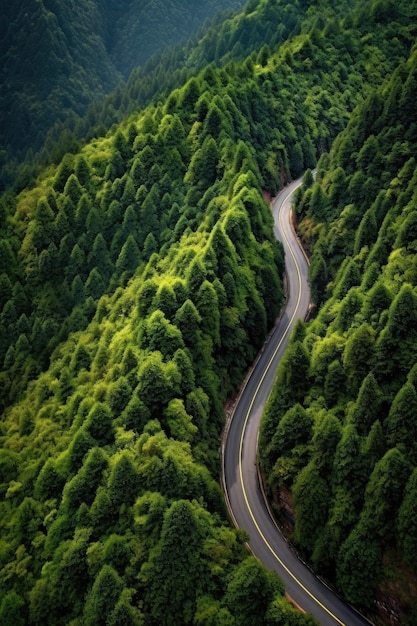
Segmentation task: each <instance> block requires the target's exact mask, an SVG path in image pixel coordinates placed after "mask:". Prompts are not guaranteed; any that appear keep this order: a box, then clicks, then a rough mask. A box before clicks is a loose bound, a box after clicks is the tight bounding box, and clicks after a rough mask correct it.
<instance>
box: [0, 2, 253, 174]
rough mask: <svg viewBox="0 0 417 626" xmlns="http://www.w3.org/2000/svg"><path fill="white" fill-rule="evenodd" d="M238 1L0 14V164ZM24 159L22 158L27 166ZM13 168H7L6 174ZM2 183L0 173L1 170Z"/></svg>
mask: <svg viewBox="0 0 417 626" xmlns="http://www.w3.org/2000/svg"><path fill="white" fill-rule="evenodd" d="M242 3H243V2H242V1H240V0H205V1H204V2H196V1H195V0H187V2H179V1H178V0H170V1H169V2H167V1H166V0H165V1H164V2H162V1H160V0H152V1H146V2H138V1H137V0H122V1H117V2H116V1H114V0H105V1H104V2H99V1H98V0H93V1H90V0H79V1H77V2H75V1H68V2H57V1H56V0H41V1H40V0H29V1H27V2H23V3H22V2H9V3H5V2H3V3H2V7H1V9H0V58H1V68H0V119H1V125H0V166H4V167H6V166H7V169H8V170H10V169H11V167H12V163H11V162H10V161H11V160H12V159H18V160H21V159H22V158H24V157H25V153H26V152H27V151H28V150H33V151H37V150H39V148H40V147H41V146H42V145H43V143H44V141H45V133H46V132H47V131H48V130H49V129H51V127H53V125H54V123H56V122H61V123H65V124H66V125H69V127H71V121H70V120H71V119H73V118H74V117H75V116H79V115H81V114H83V113H84V112H85V111H86V108H87V105H88V104H89V103H90V102H91V101H93V100H98V99H99V98H101V97H103V96H104V94H107V93H109V92H110V91H112V90H114V89H115V88H116V86H117V85H118V84H119V83H121V82H122V80H126V79H127V78H128V77H129V74H130V72H131V70H132V69H133V68H134V67H136V66H138V65H145V63H146V61H147V60H148V58H149V57H150V56H152V54H154V53H155V52H157V51H159V50H164V49H166V48H169V47H170V46H172V45H174V44H175V43H176V42H177V41H179V40H181V39H183V38H185V37H189V36H190V35H191V34H193V33H194V32H195V31H196V30H198V28H199V26H201V25H202V24H203V22H204V21H205V19H206V18H209V17H213V16H214V15H215V14H216V13H217V12H218V11H220V10H222V9H227V8H236V7H238V6H240V5H241V4H242ZM30 156H31V154H30V153H29V155H28V157H29V161H30ZM12 171H13V170H12ZM2 178H3V181H6V180H7V178H6V175H5V173H3V177H2Z"/></svg>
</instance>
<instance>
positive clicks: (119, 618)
mask: <svg viewBox="0 0 417 626" xmlns="http://www.w3.org/2000/svg"><path fill="white" fill-rule="evenodd" d="M96 4H97V6H98V3H94V2H89V3H85V10H86V11H87V9H88V10H89V11H93V10H97V7H96ZM113 4H116V3H112V2H107V3H105V5H106V11H107V12H105V16H106V18H107V19H109V17H111V15H112V13H111V11H112V10H113V11H115V10H116V9H115V7H114V6H113ZM156 4H158V3H156ZM171 4H172V5H173V13H172V19H173V20H174V21H175V20H177V19H179V18H178V14H177V13H176V12H175V10H174V5H175V4H176V3H174V2H172V3H170V5H171ZM191 4H192V3H190V5H191ZM237 4H239V3H231V2H230V3H220V2H217V3H216V2H211V3H210V2H209V3H207V7H210V8H211V9H212V13H213V14H214V10H215V9H216V10H217V9H218V8H225V7H232V6H234V7H236V5H237ZM36 5H37V9H39V10H40V8H41V7H42V6H43V5H45V6H46V5H48V7H49V13H48V19H52V18H50V17H49V16H50V15H51V13H53V8H54V7H55V3H52V2H49V3H47V2H43V3H42V2H37V3H36ZM49 5H50V6H49ZM107 5H108V6H107ZM117 5H118V6H119V5H120V7H122V5H123V8H124V12H123V15H121V16H120V19H119V20H114V23H115V31H114V32H117V28H119V29H120V31H119V33H120V34H123V36H124V37H127V34H128V33H126V28H125V27H124V26H123V25H124V24H125V23H126V22H125V21H124V20H125V19H126V20H127V18H128V16H131V15H133V13H132V12H133V10H134V5H135V3H134V2H127V1H126V2H124V3H117ZM220 5H221V6H220ZM68 6H69V5H68ZM71 6H72V5H71ZM78 6H79V11H81V10H82V7H84V3H81V4H80V3H79V5H78ZM94 7H95V8H94ZM11 10H12V8H11V7H10V11H11ZM190 10H191V9H190ZM103 15H104V14H103ZM135 15H136V14H135ZM77 16H78V13H77V11H75V10H74V11H69V9H68V15H67V14H65V15H63V16H62V25H63V26H64V25H65V29H64V30H62V32H65V33H66V34H65V38H66V41H67V42H71V44H72V45H73V48H74V51H76V52H77V55H79V57H78V58H79V60H80V63H81V60H82V58H83V56H84V62H85V65H83V66H82V70H83V72H85V73H86V74H89V75H90V74H91V75H93V74H94V71H95V70H94V66H93V65H89V63H90V60H89V59H90V58H89V57H88V55H87V56H86V55H85V54H84V53H83V49H84V48H83V46H84V45H85V42H83V40H82V37H81V38H80V39H81V40H80V42H79V44H80V47H77V45H76V44H77V41H75V40H74V39H73V38H72V37H71V36H70V33H71V32H72V33H74V32H76V31H75V30H73V29H76V24H77V22H76V19H78V17H77ZM73 18H74V22H72V19H73ZM8 19H9V23H10V24H12V20H11V19H10V16H9V18H8ZM15 19H16V20H17V21H19V20H18V17H17V16H16V17H15ZM19 19H20V18H19ZM21 19H24V16H23V17H22V18H21ZM131 22H132V24H133V26H132V32H139V31H137V29H138V28H139V26H138V24H139V18H138V22H136V21H135V20H133V18H132V19H131ZM16 23H17V22H16ZM19 23H20V22H19ZM103 28H104V26H103ZM135 29H136V30H135ZM13 32H14V31H13V28H11V26H10V34H11V35H12V34H13ZM51 33H53V34H54V35H56V36H57V39H56V41H57V42H58V43H57V44H56V45H57V46H58V48H57V49H61V48H60V46H61V43H59V41H60V39H59V38H60V37H61V34H60V30H58V29H57V28H56V24H55V23H54V25H51ZM416 34H417V4H416V2H407V1H406V0H397V1H396V2H393V1H390V0H373V1H372V2H366V3H363V2H362V3H355V2H353V3H352V2H342V3H341V2H333V0H322V1H320V2H309V1H307V0H298V1H297V2H293V3H292V4H291V6H289V5H287V4H285V3H284V2H283V1H282V0H261V1H259V2H257V1H253V0H250V1H249V2H248V3H247V4H246V5H245V6H244V7H243V8H242V9H241V10H240V11H238V12H236V13H235V14H233V15H230V16H229V17H227V18H226V17H225V16H223V17H222V19H221V20H220V21H218V22H215V24H214V26H213V25H210V23H208V24H206V26H205V27H204V28H203V30H201V31H200V35H199V38H198V40H194V39H193V38H191V39H190V40H189V42H188V43H187V44H181V46H177V47H174V48H173V49H172V52H169V53H160V54H159V55H156V56H154V57H153V59H152V62H151V63H150V65H149V64H148V65H147V68H146V70H145V69H142V68H137V69H134V70H133V72H132V74H131V78H130V79H129V80H128V81H127V83H126V85H122V86H119V87H118V88H117V90H116V91H115V92H114V93H113V94H112V95H109V96H108V97H107V98H105V99H104V100H103V102H102V104H101V105H97V106H95V109H94V110H93V109H91V108H90V114H89V115H87V116H86V117H84V118H82V117H80V118H79V122H78V128H77V130H76V131H75V128H74V115H73V113H70V114H69V117H68V118H64V117H63V118H62V120H61V126H60V127H59V128H58V127H56V132H55V133H52V134H49V139H48V143H47V144H46V145H47V148H45V147H44V154H43V156H42V157H40V156H39V154H38V155H35V152H36V150H38V149H39V146H40V145H41V143H38V144H36V142H37V141H38V139H37V138H36V137H33V141H34V145H33V153H32V154H31V155H30V156H29V157H26V161H25V164H24V168H25V170H24V171H23V174H22V170H21V169H20V170H19V171H17V170H15V169H13V168H10V167H9V166H7V168H6V169H7V175H6V177H5V178H2V180H3V181H6V180H8V181H9V182H8V184H7V185H6V186H5V189H4V191H3V193H2V195H1V197H0V285H1V287H0V362H1V363H2V369H1V372H0V407H1V414H2V417H1V422H0V437H1V448H0V490H1V494H2V498H1V501H0V511H1V516H0V529H1V531H0V623H1V624H4V625H5V626H9V625H10V626H20V625H22V626H23V625H24V624H33V625H38V624H39V625H42V626H44V625H48V624H49V625H51V626H59V625H61V624H62V625H64V624H68V625H69V624H71V626H85V625H90V624H91V625H93V624H94V625H103V626H116V625H122V624H123V625H127V626H129V625H130V624H132V625H135V626H148V625H149V626H153V625H155V626H156V625H166V626H176V625H178V626H180V625H181V626H185V625H188V624H189V625H195V626H244V625H246V624H249V623H250V624H251V625H253V626H257V625H258V624H259V626H279V625H282V626H284V625H289V626H298V625H300V626H302V625H306V626H307V625H309V626H312V625H313V624H315V623H316V622H315V621H314V619H313V618H312V617H311V616H309V615H305V614H303V613H301V612H300V611H298V610H297V609H296V608H295V607H293V606H292V605H291V604H290V602H289V601H288V599H287V598H286V596H285V593H284V588H283V585H282V582H281V581H280V580H279V578H278V577H277V575H275V574H274V573H272V572H270V571H268V570H266V569H265V568H264V567H263V566H262V565H261V564H260V563H259V562H258V561H257V560H256V559H255V558H254V557H252V556H250V554H249V552H248V551H247V548H246V542H247V539H248V537H247V534H246V532H245V531H244V530H242V529H236V528H234V527H233V525H232V524H231V522H230V520H229V518H228V513H227V510H226V507H225V503H224V498H223V494H222V491H221V488H220V485H219V472H220V458H219V446H220V440H221V435H222V431H223V427H224V423H225V412H224V406H225V404H226V403H227V402H233V399H234V398H235V397H236V394H237V393H238V391H239V388H240V385H241V384H242V381H243V379H244V377H245V374H246V372H247V370H248V368H249V367H250V366H251V364H252V362H253V361H254V359H255V358H256V355H257V353H258V351H259V350H260V349H261V347H262V345H263V343H264V341H265V338H266V336H267V334H268V332H269V330H270V329H271V328H272V327H273V325H274V323H275V320H276V318H277V316H278V315H279V313H280V310H281V308H282V306H283V304H284V301H285V288H284V275H283V273H284V257H283V252H282V248H281V246H280V244H279V243H278V242H277V241H276V239H275V237H274V233H273V220H272V215H271V211H270V207H269V204H268V198H270V197H271V196H273V195H275V194H276V193H277V192H278V190H280V189H281V188H282V187H283V186H285V184H286V183H288V182H289V181H291V180H293V179H295V178H297V177H299V176H301V175H304V176H303V185H302V188H301V190H300V192H299V193H298V194H297V198H296V202H295V213H296V219H297V225H298V231H299V234H300V237H301V239H302V242H303V245H304V246H305V248H306V250H307V251H308V253H309V255H310V260H311V265H310V283H311V290H312V298H313V300H314V305H315V307H314V311H313V315H312V319H311V320H310V321H309V322H308V323H301V322H300V323H299V324H298V326H297V328H296V330H295V332H294V334H293V336H292V338H291V343H290V346H289V348H288V350H287V353H286V356H285V359H284V362H283V363H282V366H281V367H280V369H279V371H278V373H277V380H276V387H275V389H274V392H273V394H272V396H271V400H270V402H269V405H268V408H267V411H266V414H265V416H264V420H263V424H262V430H261V437H260V447H259V455H260V466H261V470H262V473H263V476H264V480H265V485H266V486H267V490H268V495H269V496H270V498H271V502H273V504H274V507H275V510H276V514H277V517H278V519H283V520H284V519H285V520H287V522H286V527H285V528H286V532H288V534H289V536H290V539H291V541H292V542H293V543H294V545H295V546H296V548H297V549H298V550H299V551H300V554H302V556H303V558H304V559H305V560H307V561H308V562H309V563H310V564H311V565H312V567H314V569H315V570H316V571H317V572H318V573H319V574H320V575H321V576H323V577H324V578H325V579H326V580H328V581H329V584H331V585H333V586H335V587H337V589H338V591H339V592H340V593H341V594H343V595H344V596H345V597H346V598H347V599H348V601H349V602H351V603H352V604H354V605H355V606H357V607H358V608H359V609H360V610H361V611H362V612H364V613H365V614H367V615H368V616H370V617H371V618H372V619H374V620H376V621H377V620H382V622H383V620H384V618H385V617H386V616H389V615H395V616H396V617H398V619H399V620H401V623H403V624H413V623H415V620H416V619H417V615H416V613H415V606H416V605H417V572H416V565H415V564H416V562H417V558H416V557H417V528H416V521H415V519H416V506H417V493H416V489H417V478H416V477H417V469H416V466H417V456H416V454H417V451H416V444H415V440H416V435H417V433H416V432H415V431H416V423H415V413H416V411H415V409H416V408H417V390H416V389H417V365H416V362H417V348H416V346H417V317H416V311H417V306H416V299H417V290H416V280H417V276H416V267H417V265H416V254H417V250H416V232H417V231H416V228H415V221H416V218H415V208H416V202H415V201H416V188H417V178H416V177H417V167H416V163H415V154H416V143H417V135H416V132H417V131H416V118H417V116H416V108H415V102H416V96H417V93H416V92H417V56H416V55H417V50H416V48H415V38H416ZM11 35H10V36H11ZM77 37H78V35H77ZM28 45H29V44H28ZM100 45H101V44H100ZM114 45H116V44H114ZM117 45H118V46H120V49H124V46H128V47H129V46H130V45H131V44H130V43H129V42H128V40H127V39H125V40H123V41H122V39H120V40H119V43H118V44H117ZM14 55H15V56H16V50H15V51H14ZM74 55H75V52H74ZM74 58H75V57H74ZM167 59H169V62H168V61H167ZM126 62H127V63H131V64H132V67H133V63H136V62H137V60H136V59H134V60H127V61H126ZM39 63H40V66H41V65H42V63H41V61H40V62H39ZM148 63H149V62H148ZM80 67H81V66H80ZM167 68H168V70H170V71H167ZM175 68H176V69H175ZM26 69H27V68H26ZM102 69H103V71H104V69H105V64H102ZM174 69H175V71H174ZM129 70H130V68H129ZM177 70H178V71H177ZM66 71H67V72H69V74H70V75H71V76H72V75H73V69H67V70H66ZM119 71H121V70H119ZM64 73H65V72H64ZM75 75H77V72H75ZM95 76H97V74H95ZM173 77H174V78H173ZM15 79H16V81H19V80H20V81H22V84H23V83H25V84H26V79H27V77H26V76H25V74H24V72H23V71H22V73H20V72H17V73H16V77H15ZM78 80H79V82H80V85H83V84H84V83H83V79H82V78H79V79H77V82H78ZM35 82H36V81H35ZM40 83H41V84H40V86H39V90H38V91H37V93H38V95H39V98H42V81H40ZM16 84H17V83H16ZM113 84H114V86H116V83H113ZM80 85H78V86H76V87H75V90H74V94H79V87H80ZM108 88H109V89H110V88H111V85H110V84H109V87H108ZM142 89H143V91H142ZM10 93H14V92H13V90H12V91H11V92H10ZM51 97H52V99H51V101H50V102H49V103H48V106H49V105H51V106H52V107H54V106H56V103H57V100H54V94H51ZM88 98H89V96H88ZM69 108H72V105H70V106H69ZM74 110H75V109H74ZM86 110H87V109H86ZM109 111H110V112H111V111H113V112H114V113H111V114H109ZM16 114H17V110H16ZM42 132H43V133H44V134H45V136H46V134H47V129H46V128H44V129H43V131H42ZM83 133H84V134H83ZM45 140H46V139H45ZM13 141H14V140H12V139H11V142H12V143H13ZM42 141H43V140H42ZM35 144H36V145H35ZM16 147H17V146H16ZM46 153H47V155H46ZM61 156H62V158H61ZM316 168H317V172H316V173H315V174H314V175H313V171H315V169H316ZM24 181H26V183H27V184H25V183H24ZM288 519H289V520H290V523H288Z"/></svg>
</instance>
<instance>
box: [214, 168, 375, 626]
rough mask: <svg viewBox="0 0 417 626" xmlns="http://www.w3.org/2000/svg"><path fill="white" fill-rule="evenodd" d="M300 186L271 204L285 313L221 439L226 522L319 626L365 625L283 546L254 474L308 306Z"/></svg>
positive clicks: (286, 189) (247, 381) (287, 189)
mask: <svg viewBox="0 0 417 626" xmlns="http://www.w3.org/2000/svg"><path fill="white" fill-rule="evenodd" d="M300 184H301V181H300V180H298V181H295V182H293V183H292V184H291V185H289V186H288V187H286V188H285V189H283V190H282V191H281V192H280V194H279V195H278V196H277V198H276V199H275V200H274V202H273V207H272V210H273V215H274V219H275V235H276V237H277V238H278V239H279V240H280V241H281V242H282V243H283V245H284V249H285V263H286V275H287V283H288V294H287V296H288V297H287V304H286V307H285V310H284V312H283V314H282V316H281V318H280V320H279V322H278V324H277V325H276V327H275V329H274V331H273V333H272V334H271V336H270V338H269V340H268V342H267V343H266V345H265V346H264V349H263V351H262V353H261V355H260V357H259V358H258V360H257V362H256V363H255V365H254V367H253V369H252V371H251V374H250V375H249V376H248V378H247V380H246V384H245V386H244V388H243V391H242V392H241V394H240V397H239V400H238V402H237V404H236V406H235V409H234V412H233V416H232V418H231V420H230V421H229V423H228V426H227V428H226V432H225V437H224V439H223V446H222V455H223V487H224V490H225V494H226V500H227V502H228V506H229V511H230V514H231V517H232V519H233V521H234V523H235V524H236V526H237V527H239V528H243V529H245V530H246V531H247V532H248V533H249V537H250V541H249V545H250V548H251V550H252V552H253V554H254V555H255V556H256V557H257V558H259V559H260V560H261V561H262V562H263V563H264V565H265V566H266V567H268V568H269V569H271V570H275V571H276V572H277V573H278V574H279V576H280V577H281V578H282V580H283V581H284V584H285V588H286V591H287V593H288V595H289V596H290V597H291V598H292V599H293V601H294V602H295V603H296V604H297V605H298V606H299V607H301V608H302V609H303V610H304V611H306V612H307V613H311V614H312V615H314V617H315V618H316V619H317V620H318V622H319V623H320V624H322V625H323V626H327V625H329V626H330V625H331V626H334V625H337V624H338V625H341V624H344V625H345V626H359V625H360V626H364V625H368V626H369V624H370V622H368V621H367V620H366V619H364V618H363V617H361V616H360V615H359V614H358V613H356V612H355V611H354V610H353V609H352V608H351V607H349V606H348V605H347V604H345V603H344V602H343V600H341V599H340V598H339V597H338V596H337V595H336V594H335V593H333V592H332V591H331V590H330V589H329V588H328V587H327V586H326V585H325V584H324V583H323V582H322V581H321V580H320V579H319V578H317V577H316V576H315V575H314V574H313V573H312V572H311V570H310V569H309V568H307V567H306V566H305V565H304V564H303V563H302V562H301V561H300V560H299V558H298V557H297V555H296V554H295V552H294V551H293V550H292V549H291V547H290V546H289V545H288V543H287V541H286V540H285V538H284V537H283V535H282V534H281V533H280V532H279V530H278V528H277V526H276V524H275V523H274V521H273V519H272V518H271V515H270V513H269V512H268V507H267V505H266V503H265V498H264V497H263V494H262V491H261V488H260V484H259V479H258V472H257V464H256V451H257V438H258V430H259V424H260V420H261V416H262V412H263V410H264V407H265V403H266V401H267V399H268V397H269V394H270V392H271V389H272V386H273V383H274V378H275V372H276V368H277V365H278V363H279V361H280V359H281V358H282V355H283V353H284V351H285V347H286V345H287V342H288V339H289V335H290V333H291V329H292V327H293V326H294V324H295V322H296V321H297V320H298V319H300V318H301V319H305V317H306V315H307V312H308V308H309V302H310V290H309V286H308V283H307V274H308V262H307V259H306V257H305V255H304V253H303V251H302V250H301V247H300V245H299V242H298V240H297V238H296V236H295V233H294V231H293V229H292V227H291V223H290V214H291V196H292V194H293V192H294V191H295V189H296V188H297V187H298V186H299V185H300Z"/></svg>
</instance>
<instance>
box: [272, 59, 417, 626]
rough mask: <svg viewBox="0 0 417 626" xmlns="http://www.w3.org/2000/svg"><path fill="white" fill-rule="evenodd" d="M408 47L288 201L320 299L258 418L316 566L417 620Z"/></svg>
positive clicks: (363, 597)
mask: <svg viewBox="0 0 417 626" xmlns="http://www.w3.org/2000/svg"><path fill="white" fill-rule="evenodd" d="M416 77H417V54H416V50H414V52H413V54H412V55H411V57H410V59H409V60H407V61H406V62H402V63H400V65H399V66H398V68H397V69H396V70H395V71H394V73H393V74H392V77H391V79H390V82H389V84H388V85H387V86H385V87H384V88H382V89H379V90H377V91H376V92H373V93H372V94H371V95H370V96H369V97H368V98H367V100H366V101H365V102H364V103H363V104H362V105H361V106H359V107H358V109H357V110H356V111H355V112H354V114H353V115H352V117H351V119H350V122H349V124H348V126H347V128H346V130H345V131H344V132H343V133H342V134H341V135H340V136H339V137H338V138H337V141H336V142H335V144H334V147H333V149H332V151H331V152H330V155H325V156H322V158H321V159H320V162H319V165H318V173H317V178H316V181H315V182H313V179H312V177H311V173H310V176H306V177H305V185H304V190H303V192H302V193H301V194H300V195H299V197H298V201H297V204H296V211H297V214H298V219H299V220H300V225H299V231H300V233H301V234H302V236H303V238H304V241H305V244H306V246H307V247H308V248H309V249H311V250H312V255H311V267H310V280H311V286H312V293H313V296H314V298H315V301H316V303H317V304H321V307H320V309H319V310H318V312H317V315H316V317H315V319H314V320H313V321H311V322H310V323H309V324H308V325H307V326H306V327H304V326H302V325H300V327H299V328H298V330H297V332H296V333H295V335H294V336H293V338H292V343H291V347H290V349H289V350H288V353H287V355H286V358H285V361H284V362H283V363H282V367H281V369H280V372H279V374H278V377H277V383H276V388H275V392H274V397H273V398H272V399H271V402H270V404H269V407H268V411H267V415H266V416H265V419H264V422H263V432H262V438H261V445H260V449H261V451H262V466H263V470H264V472H265V474H266V477H267V478H266V480H267V483H268V486H269V489H270V492H271V494H272V497H273V499H274V501H275V503H276V505H277V510H278V511H279V512H280V514H281V515H282V514H283V512H284V511H285V512H286V516H287V518H288V516H291V517H293V518H294V520H295V525H294V527H293V529H292V530H291V535H292V537H293V540H294V542H295V544H296V545H297V546H298V548H299V549H300V550H301V551H302V553H303V554H304V556H306V557H307V558H308V559H309V560H310V561H311V563H312V565H313V567H314V569H315V570H316V571H318V572H319V573H320V574H322V575H324V576H326V577H327V578H328V579H330V580H333V581H335V582H336V584H337V587H338V589H339V590H340V591H341V592H342V593H343V594H344V595H345V596H346V597H347V598H348V599H349V600H350V601H351V602H352V603H354V604H356V605H359V606H361V607H364V608H369V607H372V606H373V604H374V602H375V601H377V602H378V605H379V611H380V613H381V614H382V615H386V616H388V615H392V616H394V617H395V619H396V620H398V621H399V622H400V623H401V624H408V623H410V624H411V623H415V620H416V619H417V614H416V608H415V607H416V605H417V570H416V562H417V543H416V523H415V507H416V502H417V492H416V484H417V483H416V476H417V448H416V440H417V432H416V428H417V422H416V408H417V391H416V385H417V379H416V372H417V316H416V312H417V256H416V253H417V248H416V246H417V244H416V236H417V230H416V227H415V223H416V183H417V167H416V160H415V155H416V148H417V127H416V115H415V113H416V109H415V102H416V98H417V81H416Z"/></svg>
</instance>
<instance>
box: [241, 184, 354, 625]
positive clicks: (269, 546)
mask: <svg viewBox="0 0 417 626" xmlns="http://www.w3.org/2000/svg"><path fill="white" fill-rule="evenodd" d="M300 185H301V183H300V184H299V185H298V187H299V186H300ZM296 189H297V187H295V188H294V189H293V190H292V191H290V192H288V194H287V195H286V196H285V198H284V199H283V200H282V202H281V206H283V205H284V203H285V202H286V201H287V200H288V198H289V196H290V195H291V194H293V193H294V191H295V190H296ZM279 219H280V223H282V222H281V211H280V213H279ZM281 234H282V236H283V238H284V239H285V241H286V243H287V245H288V248H289V250H290V253H291V256H292V258H293V261H294V263H295V267H296V270H297V276H298V297H297V304H296V307H295V309H294V312H293V314H292V316H291V319H290V321H289V322H288V325H287V327H286V329H285V331H284V333H283V335H282V337H281V339H280V341H279V342H278V345H277V347H276V348H275V350H274V352H273V354H272V356H271V358H270V359H269V362H268V365H267V366H266V368H265V370H264V373H263V374H262V377H261V380H260V381H259V383H258V385H257V387H256V389H255V393H254V394H253V396H252V400H251V402H250V405H249V408H248V410H247V412H246V416H245V421H244V424H243V429H242V434H241V437H240V444H239V476H240V484H241V487H242V493H243V497H244V499H245V502H246V506H247V509H248V511H249V515H250V516H251V518H252V521H253V523H254V525H255V527H256V529H257V531H258V533H259V536H260V537H261V538H262V541H263V542H264V543H265V545H266V546H267V547H268V549H269V550H270V552H271V554H272V555H273V556H274V558H275V559H276V560H277V561H278V563H279V564H280V565H281V567H282V568H283V569H284V570H285V571H286V572H287V574H288V575H289V576H290V577H291V578H292V579H293V580H294V581H295V582H296V583H297V584H298V585H299V586H300V587H301V589H302V590H303V591H304V592H305V593H306V594H307V595H308V596H309V597H310V598H311V599H312V600H314V601H315V602H316V603H317V604H318V605H319V606H320V607H321V608H322V609H323V610H324V611H325V612H326V613H327V614H328V615H330V617H332V618H333V619H334V620H335V621H336V622H337V623H338V624H340V625H341V626H345V624H344V622H342V621H340V619H339V618H338V617H337V616H336V615H334V613H332V612H331V611H330V610H329V609H328V608H327V607H326V606H325V605H324V604H323V603H322V602H320V600H319V599H318V598H316V597H315V596H314V595H313V594H312V593H311V591H309V589H307V587H305V586H304V585H303V583H302V582H301V581H300V580H298V578H297V577H296V576H295V575H294V574H293V573H292V572H291V570H289V569H288V567H287V566H286V565H285V563H284V562H283V561H282V560H281V558H280V557H279V556H278V554H277V553H276V552H275V550H274V549H273V548H272V546H271V545H270V543H269V541H268V540H267V539H266V537H265V535H264V534H263V532H262V531H261V529H260V527H259V525H258V522H257V521H256V518H255V516H254V514H253V511H252V509H251V506H250V504H249V500H248V497H247V493H246V489H245V484H244V482H243V470H242V453H243V439H244V436H245V432H246V428H247V424H248V421H249V416H250V413H251V411H252V408H253V405H254V402H255V399H256V396H257V395H258V393H259V389H260V387H261V385H262V383H263V381H264V379H265V376H266V374H267V372H268V371H269V368H270V367H271V364H272V362H273V360H274V359H275V357H276V354H277V352H278V350H279V349H280V347H281V345H282V343H283V341H284V338H285V337H286V336H287V334H288V332H289V330H290V328H291V325H292V323H293V321H294V318H295V316H296V314H297V311H298V307H299V305H300V301H301V272H300V268H299V265H298V263H297V260H296V258H295V254H294V252H293V250H292V248H291V246H290V245H289V241H288V238H287V236H286V234H285V232H284V230H282V231H281Z"/></svg>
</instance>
